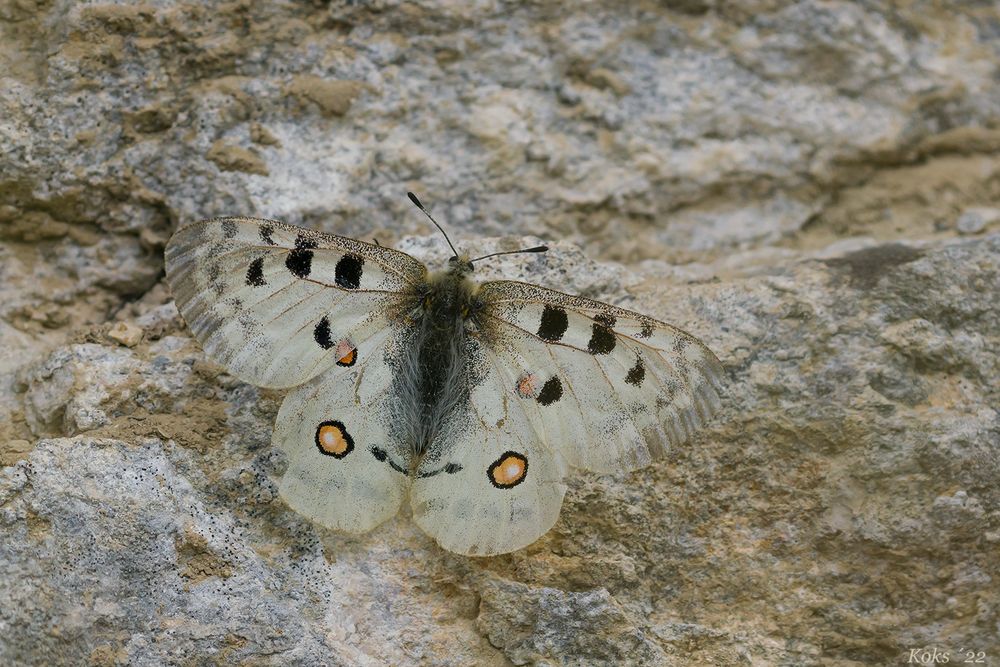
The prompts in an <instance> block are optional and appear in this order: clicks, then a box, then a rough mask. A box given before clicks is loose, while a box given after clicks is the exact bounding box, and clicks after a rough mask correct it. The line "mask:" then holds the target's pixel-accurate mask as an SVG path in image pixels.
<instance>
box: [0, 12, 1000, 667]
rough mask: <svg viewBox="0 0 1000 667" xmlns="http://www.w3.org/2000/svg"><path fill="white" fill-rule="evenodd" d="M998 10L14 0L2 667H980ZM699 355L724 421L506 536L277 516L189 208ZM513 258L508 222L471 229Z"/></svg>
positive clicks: (2, 449)
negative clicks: (710, 368)
mask: <svg viewBox="0 0 1000 667" xmlns="http://www.w3.org/2000/svg"><path fill="white" fill-rule="evenodd" d="M998 26H1000V10H998V8H997V7H996V5H995V4H994V3H958V2H951V3H949V2H942V3H937V4H926V3H923V4H921V3H917V4H914V3H899V2H889V1H887V0H877V1H873V2H865V3H850V2H838V1H825V2H818V1H806V2H795V3H793V2H786V1H784V0H744V1H741V2H734V3H716V2H709V1H707V0H706V1H702V0H683V1H678V2H660V3H653V2H640V3H618V2H607V1H606V2H587V3H575V4H572V3H570V4H567V3H554V2H543V3H509V2H486V3H436V2H429V3H420V4H412V3H401V2H394V1H392V0H388V1H376V2H364V3H358V2H331V3H313V4H309V3H292V4H288V3H249V2H239V1H236V2H225V3H223V2H212V3H184V2H172V1H170V0H156V1H154V2H149V3H142V4H135V3H131V4H113V3H108V2H77V3H73V2H61V1H57V2H51V3H40V4H32V3H24V2H20V3H19V2H11V3H6V4H5V5H4V6H2V7H0V341H2V345H0V466H2V468H0V664H3V665H8V664H9V665H29V664H73V665H76V664H94V665H112V664H135V665H160V664H215V663H219V664H274V665H288V664H302V665H316V664H330V665H341V664H343V665H359V664H360V665H380V664H395V665H420V664H439V665H465V664H484V665H507V664H511V663H513V664H546V665H550V664H574V665H576V664H648V665H663V664H677V665H687V664H718V665H743V664H761V665H772V664H773V665H787V664H826V665H849V664H857V665H873V664H904V663H906V662H907V660H908V658H909V656H910V652H911V651H912V650H918V652H919V651H927V652H928V654H927V655H929V654H930V653H929V652H931V651H937V652H939V653H940V652H949V654H950V662H952V663H958V662H961V661H962V660H963V659H964V657H965V656H964V655H960V654H959V650H960V649H965V650H966V651H973V652H974V653H975V654H978V652H982V653H983V656H984V660H985V662H986V664H995V663H998V662H1000V592H998V591H1000V486H998V483H997V482H998V480H1000V415H998V411H997V410H998V405H1000V361H998V356H997V350H998V349H1000V299H998V298H997V295H998V294H1000V228H998V224H1000V223H998V221H1000V215H998V214H997V211H998V210H1000V159H998V157H1000V129H998V128H1000V104H998V102H997V100H1000V66H998V62H1000V39H998V38H997V34H998ZM406 190H414V191H416V192H417V193H419V194H420V195H421V197H422V198H423V199H424V200H425V203H427V204H429V205H430V206H431V208H432V210H433V211H434V212H435V214H436V215H437V216H438V218H439V219H440V220H441V221H442V222H444V223H445V224H446V225H447V226H448V228H449V230H451V232H452V235H453V236H454V237H456V239H457V240H459V241H460V242H462V243H463V244H464V245H465V246H466V247H469V248H470V249H472V250H481V251H483V252H489V251H492V250H496V249H500V248H508V247H513V246H514V245H516V244H518V243H522V242H523V243H537V242H538V239H539V238H541V239H545V240H547V241H548V242H550V243H551V244H552V245H553V251H552V252H550V253H549V254H548V255H546V256H525V257H510V258H502V259H498V260H497V261H496V262H495V263H493V264H490V265H489V266H486V267H484V268H485V273H486V274H487V275H490V276H500V275H502V276H506V277H511V278H516V279H522V280H530V281H534V282H540V283H542V284H545V285H548V286H551V287H555V288H557V289H563V290H566V291H571V292H577V293H582V294H585V295H587V296H591V297H595V298H600V299H604V300H608V301H611V302H614V303H618V304H620V305H624V306H626V307H630V308H633V309H637V310H640V311H643V312H647V313H649V314H651V315H654V316H657V317H660V318H662V319H665V320H667V321H670V322H673V323H675V324H677V325H678V326H681V327H682V328H685V329H687V330H688V331H690V332H692V333H694V334H695V335H697V336H699V337H700V338H702V339H703V340H704V341H705V342H706V343H707V344H708V345H709V346H710V347H711V348H712V349H713V350H715V351H716V353H717V354H718V356H719V357H720V359H721V360H722V362H723V364H724V365H725V367H726V370H727V372H728V375H729V390H728V391H729V393H728V395H727V397H726V400H725V405H724V408H723V411H722V414H721V415H720V416H719V418H718V419H717V420H715V422H714V423H713V426H712V427H710V428H709V429H707V430H706V431H705V432H704V433H703V434H702V435H701V436H699V437H698V438H697V439H696V440H694V441H693V442H691V443H690V444H689V445H688V446H686V447H684V448H681V449H679V450H678V451H675V452H673V453H672V455H671V456H670V457H669V458H668V459H667V460H665V461H660V462H658V463H656V464H654V465H653V466H651V467H649V468H647V469H644V470H641V471H638V472H636V473H633V474H632V475H629V476H627V477H624V478H619V477H615V476H608V475H603V476H602V475H595V474H586V473H584V474H578V475H576V476H575V477H574V478H573V479H572V481H571V488H570V492H569V494H568V495H567V499H566V503H565V505H564V507H563V512H562V515H561V517H560V519H559V522H558V523H557V524H556V526H555V528H554V529H553V531H551V532H550V533H549V534H548V535H546V536H545V537H544V538H542V539H541V540H539V541H538V542H537V543H536V544H534V545H532V546H531V547H529V548H528V549H525V550H523V551H521V552H517V553H514V554H511V555H507V556H503V557H498V558H489V559H468V558H463V557H459V556H456V555H453V554H449V553H447V552H444V551H442V550H440V549H439V548H437V547H436V546H435V545H434V543H433V542H432V541H431V540H429V539H428V538H427V537H425V536H424V535H423V534H422V533H420V531H419V530H418V529H417V528H416V527H415V526H414V525H413V524H412V522H411V521H410V520H409V518H408V517H406V516H400V517H398V518H397V519H395V520H393V521H391V522H389V523H388V524H386V525H384V526H382V527H381V528H379V529H377V530H376V531H375V532H374V533H372V534H370V535H367V536H364V537H362V538H347V537H344V536H341V535H337V534H334V533H331V532H329V531H325V530H321V529H318V528H316V527H315V526H313V525H311V524H310V523H308V522H307V521H304V520H303V519H301V518H300V517H298V516H297V515H296V514H294V513H293V512H291V511H290V510H288V509H287V508H286V507H285V506H284V504H283V503H282V502H281V501H280V499H278V497H277V494H276V486H275V484H276V480H277V479H278V478H279V477H280V474H281V471H282V466H283V461H282V460H281V457H280V455H279V454H278V453H277V452H275V451H274V450H272V449H271V447H270V444H269V441H270V429H271V425H272V423H273V420H274V417H275V414H276V411H277V407H278V405H279V402H280V398H281V396H280V394H278V393H276V392H265V391H261V390H257V389H255V388H253V387H248V386H246V385H243V384H241V383H239V382H237V381H235V380H234V379H233V378H231V377H230V376H228V375H227V374H226V373H225V372H224V371H223V370H222V369H220V368H219V367H218V366H216V365H214V364H213V363H211V362H210V361H207V360H206V359H205V358H204V356H203V355H202V354H201V352H200V350H199V348H198V347H197V345H196V344H195V343H194V342H193V341H192V340H191V338H190V335H189V333H188V332H187V330H186V329H185V327H184V325H183V322H181V321H180V319H179V317H178V315H177V311H176V309H175V308H174V307H173V305H172V303H171V301H170V297H169V294H168V293H167V291H166V289H165V287H164V285H163V283H162V274H163V259H162V250H163V246H164V244H165V242H166V240H167V239H168V238H169V235H170V233H171V232H172V230H173V229H174V228H175V227H176V226H177V225H178V224H181V223H184V222H187V221H191V220H194V219H197V218H201V217H208V216H211V215H216V214H222V213H243V214H250V215H260V216H270V217H277V218H281V219H284V220H286V221H289V222H293V223H297V224H302V225H307V226H311V227H315V228H320V229H324V230H327V231H333V232H337V233H341V234H346V235H352V236H360V237H362V238H371V237H373V236H375V237H378V238H379V240H380V241H381V242H383V243H391V244H393V245H396V246H397V247H401V248H403V249H404V250H407V251H410V252H412V253H413V254H415V255H417V256H420V257H422V258H427V259H428V260H435V259H437V260H439V259H440V258H441V257H442V256H444V251H443V248H442V247H441V242H440V239H439V238H438V237H435V236H432V235H430V230H428V229H427V226H426V223H425V221H424V220H423V219H422V218H421V216H420V215H419V214H418V213H417V212H416V211H414V210H413V208H412V207H411V206H410V205H409V203H408V202H407V201H406V198H405V197H404V196H403V193H404V192H405V191H406ZM490 237H500V238H490Z"/></svg>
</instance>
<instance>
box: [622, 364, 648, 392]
mask: <svg viewBox="0 0 1000 667" xmlns="http://www.w3.org/2000/svg"><path fill="white" fill-rule="evenodd" d="M644 379H646V367H645V366H643V365H642V359H640V358H639V357H636V358H635V366H633V367H632V368H631V369H630V370H629V372H628V374H627V375H626V376H625V381H626V382H628V383H629V384H632V385H635V386H636V387H638V386H641V385H642V381H643V380H644Z"/></svg>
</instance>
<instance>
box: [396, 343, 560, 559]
mask: <svg viewBox="0 0 1000 667" xmlns="http://www.w3.org/2000/svg"><path fill="white" fill-rule="evenodd" d="M466 349H467V351H468V358H469V361H470V366H471V367H472V368H474V369H475V370H474V372H473V373H472V375H473V376H474V377H473V378H472V379H471V380H470V383H471V384H472V387H471V391H470V395H469V401H468V404H467V405H468V409H467V410H459V411H457V412H456V413H455V415H453V418H452V419H450V420H449V421H448V422H447V423H446V425H445V428H444V429H443V430H442V432H441V433H440V434H439V437H438V439H437V441H436V443H435V447H434V450H433V451H431V452H428V453H427V455H425V456H424V458H423V459H422V460H421V462H420V464H419V466H418V468H417V470H416V476H415V478H414V480H413V486H412V488H411V491H410V502H411V504H412V507H413V518H414V520H415V521H416V522H417V525H419V526H420V528H421V529H422V530H423V531H424V532H426V533H427V534H429V535H430V536H432V537H433V538H434V539H435V540H437V542H438V543H439V544H441V546H443V547H444V548H446V549H448V550H450V551H455V552H457V553H461V554H468V555H477V556H487V555H495V554H501V553H508V552H510V551H514V550H516V549H520V548H522V547H525V546H527V545H529V544H531V543H532V542H534V541H535V540H537V539H538V538H539V537H541V536H542V535H543V534H545V533H546V532H547V531H548V530H549V528H551V527H552V524H554V523H555V521H556V519H557V518H558V517H559V508H560V507H561V506H562V499H563V495H564V494H565V492H566V486H565V485H564V484H563V482H562V478H563V476H564V474H565V472H566V464H565V462H564V461H563V459H562V457H561V456H560V455H559V454H558V453H557V452H555V451H553V450H551V449H549V448H548V446H547V445H546V444H545V443H544V442H543V441H542V439H541V438H539V437H538V434H537V433H536V431H535V429H534V428H533V427H532V424H531V422H530V420H529V418H528V416H527V414H526V413H525V412H524V410H523V409H522V407H521V406H519V405H518V404H517V403H516V402H515V401H513V400H511V398H510V396H509V395H508V394H509V392H506V391H505V390H506V387H505V383H504V375H503V373H502V371H501V369H500V368H498V367H497V366H496V365H494V364H493V363H492V362H491V360H490V357H489V352H488V350H486V349H484V348H483V346H482V345H481V344H480V343H479V342H478V341H476V340H475V339H470V340H467V341H466Z"/></svg>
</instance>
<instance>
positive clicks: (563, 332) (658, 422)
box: [479, 281, 722, 471]
mask: <svg viewBox="0 0 1000 667" xmlns="http://www.w3.org/2000/svg"><path fill="white" fill-rule="evenodd" d="M479 296H480V298H481V299H482V301H483V303H484V304H485V307H484V310H483V312H482V314H481V317H482V321H483V325H484V335H485V336H486V339H487V340H488V341H490V347H491V350H492V352H493V355H494V356H495V357H496V359H497V363H498V364H500V365H502V366H504V367H505V368H506V374H507V383H508V391H509V392H511V393H512V394H513V396H515V397H516V399H517V400H518V401H520V402H521V403H522V404H523V405H524V409H525V412H526V413H527V414H528V415H529V418H530V419H531V421H532V424H533V425H534V427H535V429H536V430H537V431H538V433H539V435H540V437H542V438H544V439H545V441H546V442H547V443H549V445H550V446H551V447H553V448H556V449H558V450H559V451H560V452H561V453H562V454H563V455H564V456H565V457H566V459H567V460H568V461H569V463H570V464H572V465H574V466H577V467H581V468H585V469H588V470H596V471H625V470H633V469H636V468H639V467H641V466H643V465H646V464H647V463H649V462H650V461H651V460H652V459H653V458H655V457H657V456H660V455H662V454H663V453H664V452H665V451H666V449H667V448H668V447H669V446H671V445H678V444H680V443H682V442H684V441H685V440H687V439H688V438H689V437H690V436H691V434H692V433H693V432H694V431H695V430H696V429H697V428H699V427H700V426H701V425H702V424H704V422H705V421H706V420H707V419H708V417H709V416H710V415H711V414H712V413H713V412H714V411H715V410H716V408H717V406H718V398H719V395H718V391H719V387H720V383H721V379H722V369H721V365H720V364H719V362H718V360H717V359H716V358H715V355H713V354H712V353H711V351H709V350H708V348H707V347H705V346H704V345H703V344H702V343H701V342H700V341H698V340H697V339H696V338H694V337H693V336H690V335H689V334H687V333H685V332H683V331H681V330H680V329H677V328H675V327H672V326H670V325H668V324H665V323H663V322H659V321H656V320H653V319H652V318H648V317H646V316H644V315H640V314H638V313H634V312H631V311H628V310H624V309H621V308H616V307H614V306H610V305H608V304H604V303H601V302H598V301H592V300H589V299H583V298H580V297H573V296H570V295H567V294H562V293H560V292H556V291H553V290H548V289H544V288H541V287H537V286H534V285H528V284H525V283H517V282H509V281H496V282H489V283H485V284H483V285H482V287H481V289H480V291H479Z"/></svg>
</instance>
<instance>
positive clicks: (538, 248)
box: [469, 245, 549, 262]
mask: <svg viewBox="0 0 1000 667" xmlns="http://www.w3.org/2000/svg"><path fill="white" fill-rule="evenodd" d="M548 249H549V247H548V246H547V245H536V246H535V247H534V248H524V249H523V250H506V251H504V252H494V253H490V254H489V255H483V256H482V257H476V258H475V259H470V260H469V261H470V262H478V261H479V260H481V259H486V258H487V257H496V256H497V255H516V254H518V253H522V252H545V251H547V250H548Z"/></svg>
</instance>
